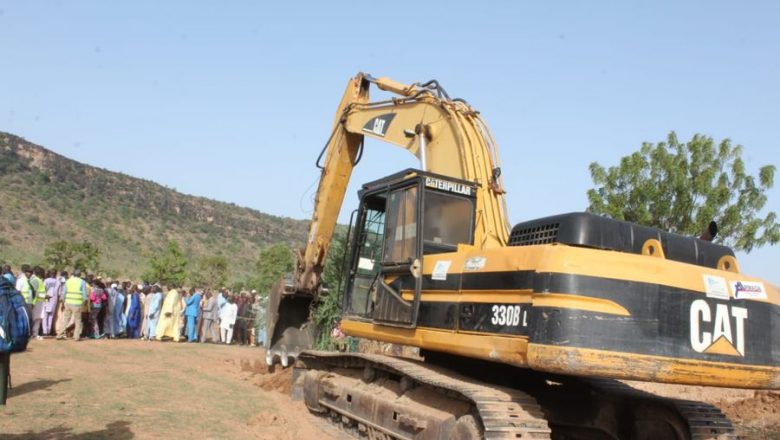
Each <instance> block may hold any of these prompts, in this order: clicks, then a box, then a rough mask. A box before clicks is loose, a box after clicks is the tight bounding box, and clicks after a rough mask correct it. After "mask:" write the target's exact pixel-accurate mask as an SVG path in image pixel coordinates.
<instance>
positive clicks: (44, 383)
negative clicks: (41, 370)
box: [8, 377, 70, 397]
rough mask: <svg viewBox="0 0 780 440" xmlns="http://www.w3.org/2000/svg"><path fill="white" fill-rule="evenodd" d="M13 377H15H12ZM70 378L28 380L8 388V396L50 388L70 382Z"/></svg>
mask: <svg viewBox="0 0 780 440" xmlns="http://www.w3.org/2000/svg"><path fill="white" fill-rule="evenodd" d="M12 379H13V377H12ZM69 381H70V379H59V380H36V381H33V382H26V383H23V384H21V385H17V386H14V387H13V388H11V389H10V390H8V397H16V396H21V395H22V394H27V393H33V392H35V391H41V390H48V389H49V388H51V387H53V386H54V385H57V384H58V383H61V382H69ZM11 384H12V385H13V382H11Z"/></svg>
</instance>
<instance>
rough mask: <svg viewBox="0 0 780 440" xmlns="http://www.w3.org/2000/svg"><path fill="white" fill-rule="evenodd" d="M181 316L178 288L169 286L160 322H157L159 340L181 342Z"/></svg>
mask: <svg viewBox="0 0 780 440" xmlns="http://www.w3.org/2000/svg"><path fill="white" fill-rule="evenodd" d="M180 315H181V296H180V295H179V292H178V290H176V286H173V285H170V286H168V293H167V294H166V295H165V300H163V305H162V309H161V310H160V320H159V321H158V322H157V335H156V336H157V339H158V340H162V338H166V337H167V338H171V339H173V340H174V341H175V342H179V337H180V336H179V316H180Z"/></svg>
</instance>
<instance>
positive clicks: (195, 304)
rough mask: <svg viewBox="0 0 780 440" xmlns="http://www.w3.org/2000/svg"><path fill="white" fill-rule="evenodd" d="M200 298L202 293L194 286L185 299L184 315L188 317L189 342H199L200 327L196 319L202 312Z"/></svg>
mask: <svg viewBox="0 0 780 440" xmlns="http://www.w3.org/2000/svg"><path fill="white" fill-rule="evenodd" d="M200 298H201V293H200V292H199V291H197V290H195V288H193V289H192V291H190V296H189V297H188V298H187V300H186V301H185V307H186V308H185V309H184V316H186V317H187V342H198V327H196V326H195V320H196V319H197V318H198V314H199V313H200Z"/></svg>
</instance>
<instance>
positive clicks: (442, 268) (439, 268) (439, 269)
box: [431, 260, 452, 281]
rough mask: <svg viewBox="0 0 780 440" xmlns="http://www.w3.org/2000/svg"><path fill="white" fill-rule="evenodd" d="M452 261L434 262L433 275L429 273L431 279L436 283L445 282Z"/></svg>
mask: <svg viewBox="0 0 780 440" xmlns="http://www.w3.org/2000/svg"><path fill="white" fill-rule="evenodd" d="M451 264H452V261H450V260H441V261H437V262H436V266H434V267H433V273H431V279H433V280H438V281H446V280H447V272H448V271H449V270H450V265H451Z"/></svg>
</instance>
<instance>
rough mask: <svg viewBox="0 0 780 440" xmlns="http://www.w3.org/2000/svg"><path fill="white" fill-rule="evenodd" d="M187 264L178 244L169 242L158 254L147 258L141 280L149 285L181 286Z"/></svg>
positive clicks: (185, 276)
mask: <svg viewBox="0 0 780 440" xmlns="http://www.w3.org/2000/svg"><path fill="white" fill-rule="evenodd" d="M188 263H189V261H188V260H187V257H185V256H184V254H183V253H182V251H181V249H179V244H178V243H176V242H175V241H174V240H171V241H169V242H168V244H167V245H166V247H165V249H163V250H162V251H161V252H160V253H159V254H157V255H153V256H152V257H151V258H149V262H148V268H147V269H146V271H145V272H144V274H143V276H142V278H143V279H144V280H146V281H147V282H150V283H160V284H163V285H174V286H181V285H182V284H184V280H186V279H187V265H188Z"/></svg>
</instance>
